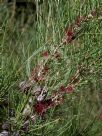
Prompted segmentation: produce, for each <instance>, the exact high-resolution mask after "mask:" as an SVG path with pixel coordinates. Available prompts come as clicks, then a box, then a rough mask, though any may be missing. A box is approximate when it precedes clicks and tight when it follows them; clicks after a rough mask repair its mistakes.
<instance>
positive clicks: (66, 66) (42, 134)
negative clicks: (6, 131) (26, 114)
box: [0, 0, 102, 136]
mask: <svg viewBox="0 0 102 136" xmlns="http://www.w3.org/2000/svg"><path fill="white" fill-rule="evenodd" d="M99 7H101V8H100V9H101V16H102V1H101V0H85V1H81V0H49V1H44V2H43V4H42V5H40V6H38V13H37V21H34V24H33V26H29V28H28V29H27V30H26V31H25V32H21V31H20V30H19V25H18V24H19V23H18V22H19V21H17V22H16V23H15V25H13V24H12V28H11V27H9V25H11V24H9V19H10V13H9V10H7V9H6V7H5V8H4V6H3V5H0V10H1V11H2V12H1V13H0V16H1V17H0V44H1V57H0V58H1V74H0V76H1V84H0V86H1V91H0V105H1V107H0V125H1V124H2V122H4V121H6V120H11V122H12V125H11V126H12V128H11V129H12V131H18V130H19V129H20V127H21V126H22V124H23V122H24V118H23V116H22V109H23V108H24V107H25V106H26V103H27V101H28V97H29V96H26V95H25V94H23V95H22V93H21V91H20V89H19V87H18V86H19V83H20V82H21V81H23V80H28V78H29V76H30V74H31V72H32V70H33V68H34V67H35V66H36V64H37V63H38V62H41V61H42V60H43V58H42V57H41V53H42V52H43V51H44V50H47V49H48V50H49V51H50V53H53V49H54V48H55V45H56V46H58V44H59V43H60V42H61V39H62V38H63V36H64V33H65V28H66V26H67V25H70V24H71V23H73V22H74V21H75V19H76V17H77V16H78V15H82V16H83V15H88V14H89V13H90V12H91V11H92V10H94V9H98V8H99ZM101 22H102V19H101V20H98V19H94V20H93V21H89V22H87V23H85V25H84V27H85V30H84V31H83V32H82V34H81V35H79V38H78V39H77V40H75V42H73V43H70V44H67V45H65V46H62V47H61V48H60V49H59V52H61V55H62V58H63V59H62V60H61V61H57V60H55V59H53V60H51V62H49V63H50V64H49V65H50V66H51V71H50V74H49V75H48V76H47V78H46V81H45V82H44V83H43V84H44V85H45V86H47V88H48V90H49V95H51V94H52V93H53V92H54V90H56V89H58V88H59V87H60V86H61V85H67V84H68V83H69V82H70V79H71V78H72V76H73V75H75V73H76V71H77V68H78V65H79V64H81V65H83V66H84V69H83V71H82V76H81V77H80V79H81V82H80V83H79V85H78V86H76V88H75V92H74V93H73V94H68V95H66V96H65V102H64V104H62V105H59V106H57V107H56V108H54V109H50V110H48V112H47V114H46V117H45V118H46V119H45V120H42V119H40V117H38V118H37V120H36V122H35V123H32V122H31V123H30V128H29V133H28V134H24V135H26V136H48V135H49V136H55V135H56V136H101V135H102V117H101V119H100V118H98V117H97V116H98V114H99V111H100V109H101V105H102V100H101V98H102V70H101V69H102V45H101V43H102V23H101ZM58 72H59V74H58ZM5 99H6V100H5ZM10 108H13V109H14V110H15V113H16V117H15V118H10V117H9V115H8V111H9V109H10ZM101 112H102V111H101Z"/></svg>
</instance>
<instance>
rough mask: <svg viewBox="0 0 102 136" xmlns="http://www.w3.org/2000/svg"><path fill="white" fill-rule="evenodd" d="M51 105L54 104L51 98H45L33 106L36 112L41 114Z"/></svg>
mask: <svg viewBox="0 0 102 136" xmlns="http://www.w3.org/2000/svg"><path fill="white" fill-rule="evenodd" d="M53 106H54V103H53V102H52V100H51V99H47V100H44V101H41V102H37V103H36V104H35V105H34V108H35V111H36V112H37V114H39V115H41V116H42V115H44V114H45V113H46V111H47V110H48V109H50V108H51V107H53Z"/></svg>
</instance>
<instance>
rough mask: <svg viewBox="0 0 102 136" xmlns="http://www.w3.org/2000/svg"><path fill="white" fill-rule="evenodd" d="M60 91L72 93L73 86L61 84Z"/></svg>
mask: <svg viewBox="0 0 102 136" xmlns="http://www.w3.org/2000/svg"><path fill="white" fill-rule="evenodd" d="M60 91H61V92H62V93H73V91H74V88H73V86H71V85H69V86H67V87H64V86H61V87H60Z"/></svg>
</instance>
